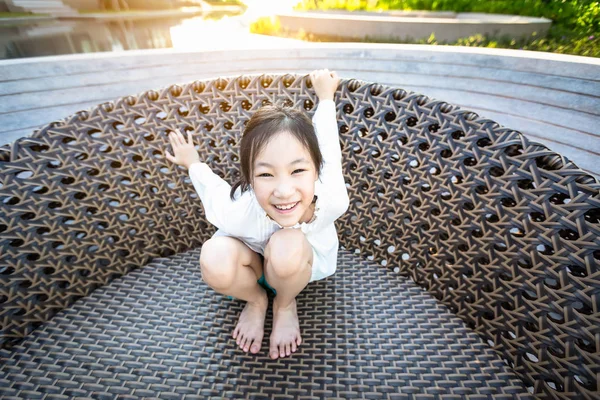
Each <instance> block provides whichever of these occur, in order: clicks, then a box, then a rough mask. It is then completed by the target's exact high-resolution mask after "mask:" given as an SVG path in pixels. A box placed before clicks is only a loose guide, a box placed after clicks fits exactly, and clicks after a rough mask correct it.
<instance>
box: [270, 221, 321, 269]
mask: <svg viewBox="0 0 600 400" xmlns="http://www.w3.org/2000/svg"><path fill="white" fill-rule="evenodd" d="M307 246H308V247H309V248H310V245H309V244H308V241H307V240H306V237H305V236H304V232H302V231H301V230H300V229H281V230H279V231H277V232H275V233H274V234H273V235H272V236H271V238H270V239H269V242H268V243H267V246H266V247H265V259H268V263H269V265H270V266H271V268H272V269H273V270H274V272H275V273H277V275H280V276H286V275H292V274H294V273H296V272H297V271H298V269H299V268H301V267H302V265H303V262H304V258H306V257H305V252H306V251H307Z"/></svg>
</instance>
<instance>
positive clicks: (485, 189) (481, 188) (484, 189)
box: [475, 185, 489, 194]
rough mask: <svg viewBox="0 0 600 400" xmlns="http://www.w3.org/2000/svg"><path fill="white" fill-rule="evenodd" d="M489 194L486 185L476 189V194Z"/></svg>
mask: <svg viewBox="0 0 600 400" xmlns="http://www.w3.org/2000/svg"><path fill="white" fill-rule="evenodd" d="M488 192H489V189H488V188H487V186H485V185H480V186H477V187H476V188H475V193H479V194H486V193H488Z"/></svg>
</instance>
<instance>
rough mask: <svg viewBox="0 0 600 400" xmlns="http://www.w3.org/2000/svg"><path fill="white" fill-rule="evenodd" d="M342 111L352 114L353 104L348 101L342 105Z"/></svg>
mask: <svg viewBox="0 0 600 400" xmlns="http://www.w3.org/2000/svg"><path fill="white" fill-rule="evenodd" d="M342 111H344V113H345V114H352V113H353V112H354V106H352V104H350V103H346V104H344V106H343V107H342Z"/></svg>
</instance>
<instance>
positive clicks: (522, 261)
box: [517, 257, 533, 269]
mask: <svg viewBox="0 0 600 400" xmlns="http://www.w3.org/2000/svg"><path fill="white" fill-rule="evenodd" d="M517 265H518V266H519V267H521V268H526V269H531V268H533V264H532V263H531V261H530V260H529V259H527V258H523V257H520V258H519V259H518V260H517Z"/></svg>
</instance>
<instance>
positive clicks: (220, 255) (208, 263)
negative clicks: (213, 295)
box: [200, 237, 237, 287]
mask: <svg viewBox="0 0 600 400" xmlns="http://www.w3.org/2000/svg"><path fill="white" fill-rule="evenodd" d="M236 262H237V248H236V247H235V245H234V244H233V243H232V242H231V240H228V239H227V238H224V237H214V238H211V239H209V240H207V241H206V242H204V244H203V245H202V249H201V250H200V270H201V271H202V280H203V281H204V282H206V283H207V284H209V285H210V286H212V287H228V286H230V285H231V284H232V283H233V279H234V278H235V266H236Z"/></svg>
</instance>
